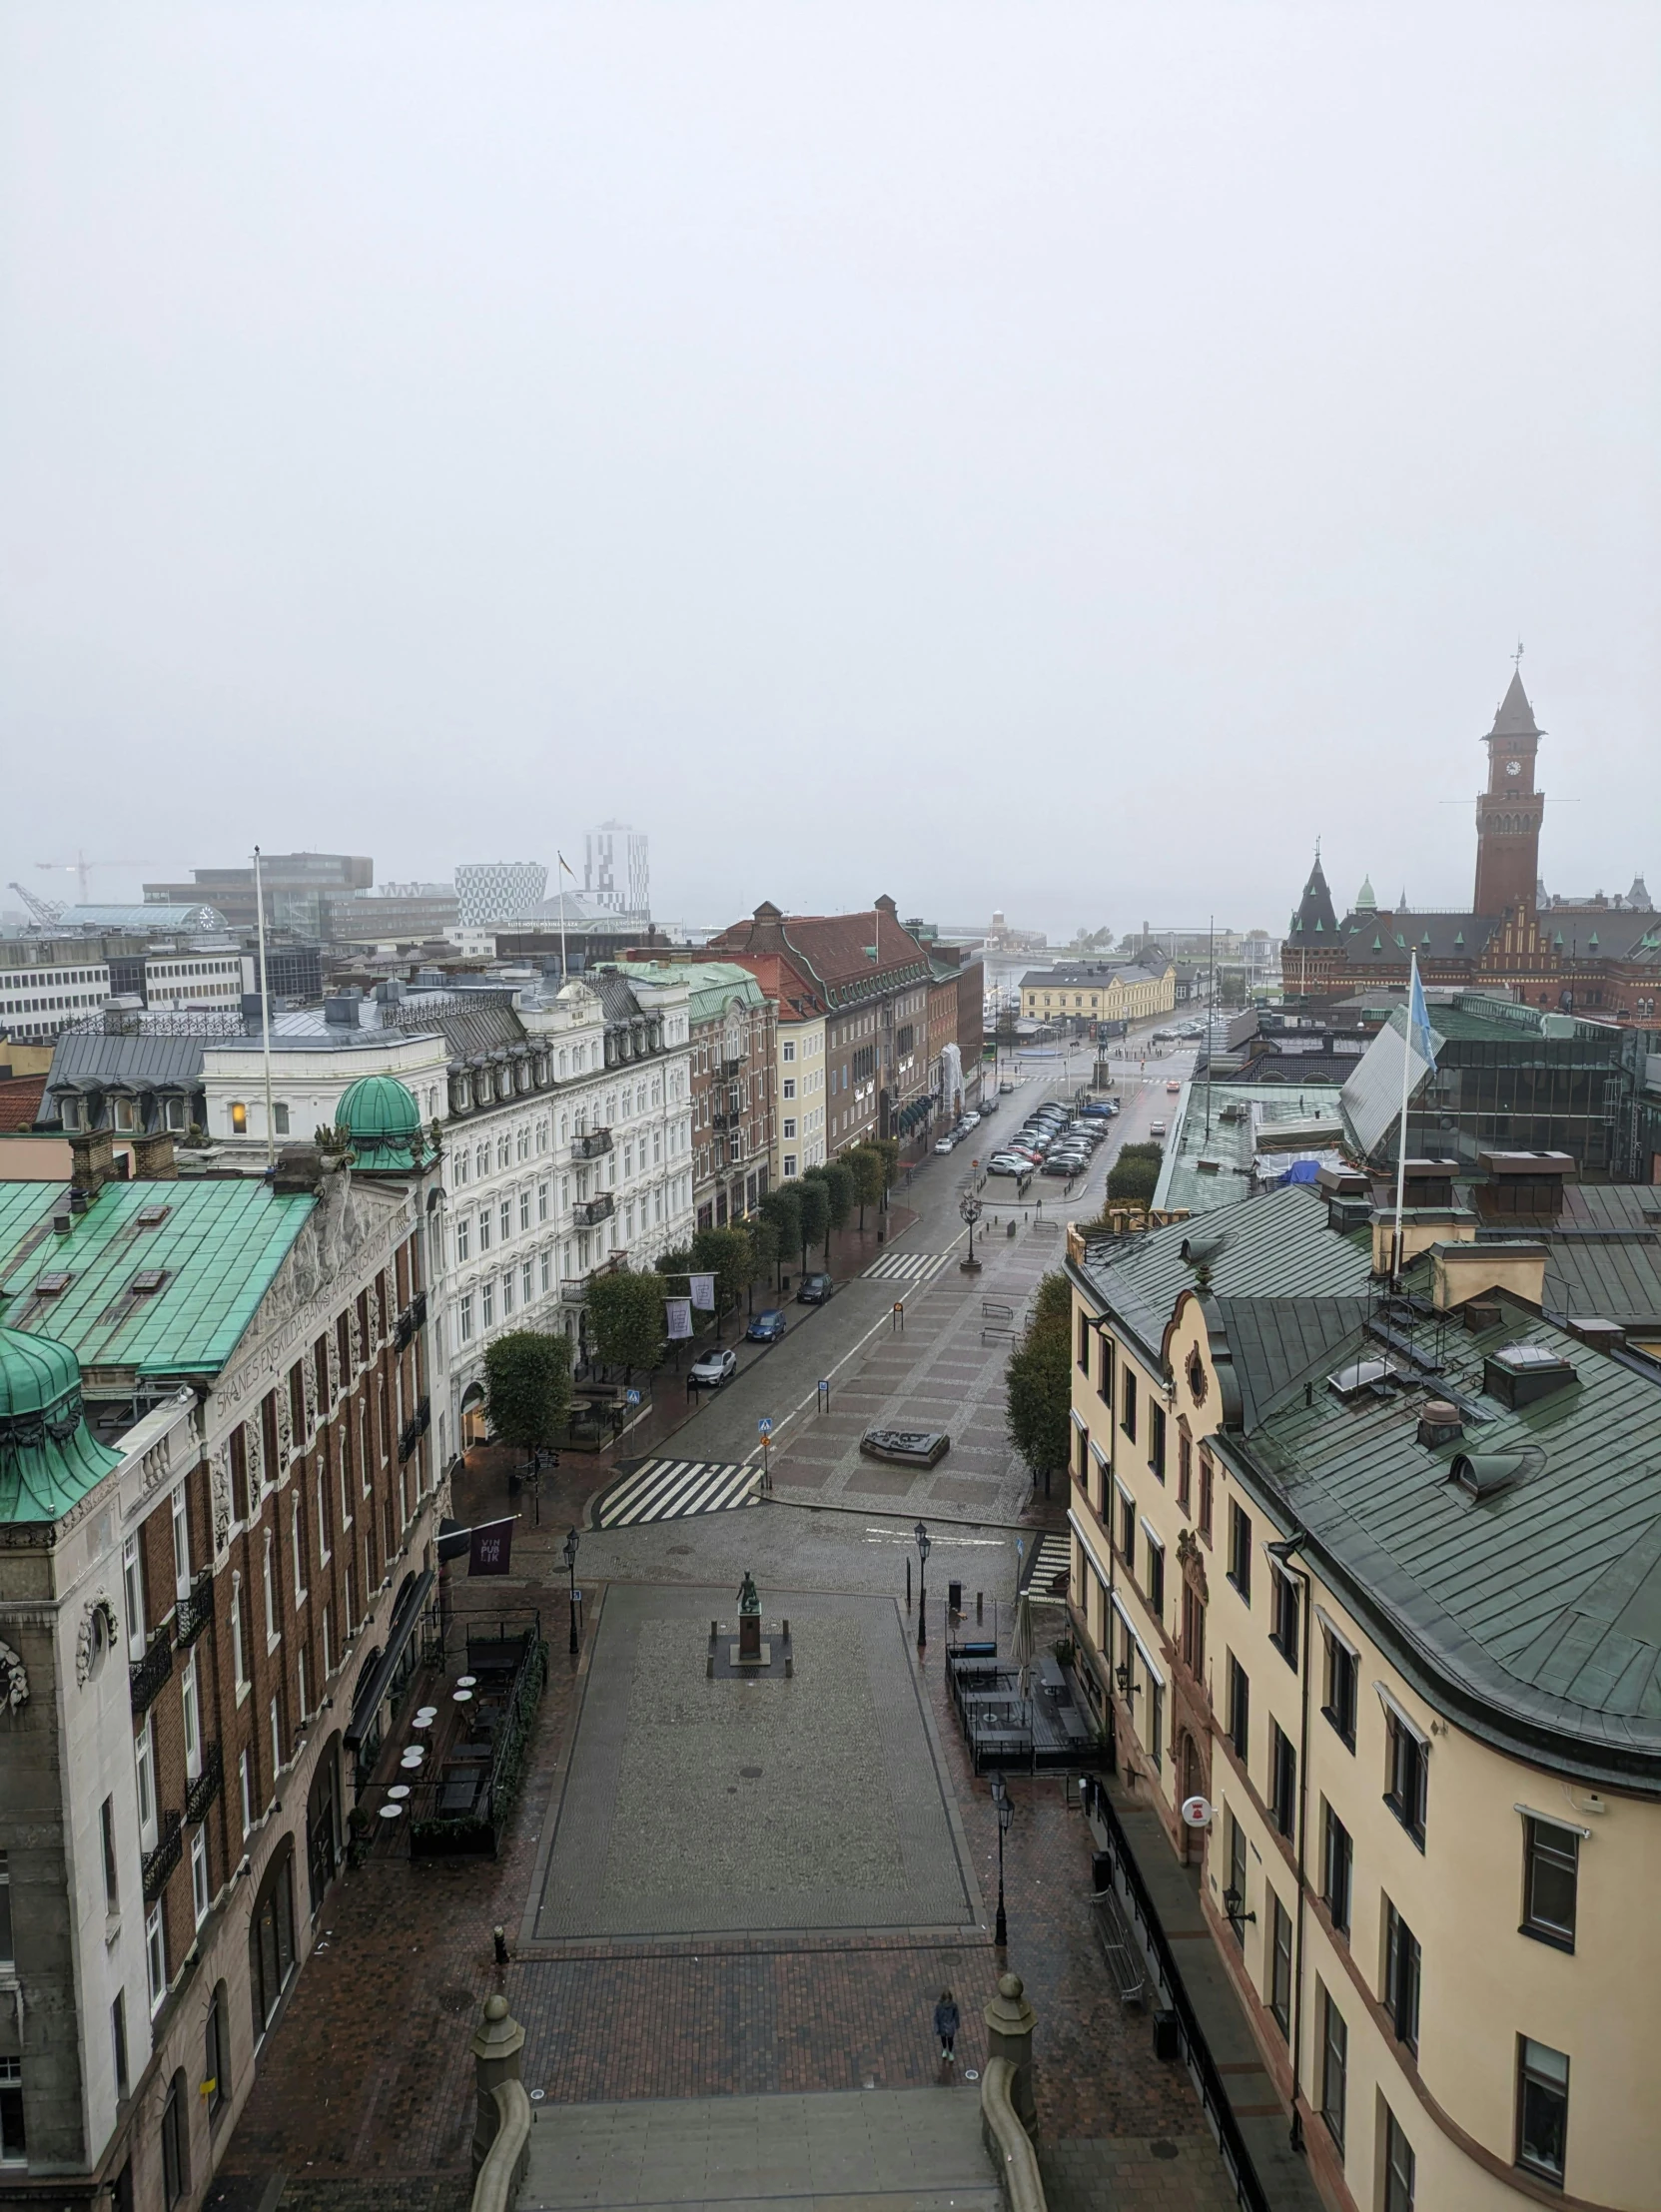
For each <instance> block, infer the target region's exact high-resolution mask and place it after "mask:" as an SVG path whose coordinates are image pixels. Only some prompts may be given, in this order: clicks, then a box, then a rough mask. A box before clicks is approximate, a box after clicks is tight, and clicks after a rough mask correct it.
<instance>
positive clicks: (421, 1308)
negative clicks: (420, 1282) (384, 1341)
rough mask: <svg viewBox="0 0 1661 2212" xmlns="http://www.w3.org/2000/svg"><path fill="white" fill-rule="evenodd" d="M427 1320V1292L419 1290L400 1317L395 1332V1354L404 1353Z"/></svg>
mask: <svg viewBox="0 0 1661 2212" xmlns="http://www.w3.org/2000/svg"><path fill="white" fill-rule="evenodd" d="M425 1319H426V1292H425V1291H424V1290H417V1291H416V1292H415V1296H414V1297H413V1298H412V1299H411V1300H410V1303H409V1304H408V1305H407V1306H406V1307H405V1309H404V1311H403V1312H402V1313H401V1314H400V1315H399V1317H398V1326H397V1328H396V1329H394V1331H393V1349H394V1351H395V1352H401V1351H403V1349H404V1347H405V1345H406V1344H408V1343H409V1341H410V1339H411V1338H412V1337H413V1336H414V1335H415V1331H416V1330H417V1329H418V1328H419V1327H420V1325H421V1323H422V1322H423V1321H424V1320H425Z"/></svg>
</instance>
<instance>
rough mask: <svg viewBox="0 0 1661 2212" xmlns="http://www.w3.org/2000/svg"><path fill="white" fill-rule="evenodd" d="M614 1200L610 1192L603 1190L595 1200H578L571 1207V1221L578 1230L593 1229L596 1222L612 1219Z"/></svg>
mask: <svg viewBox="0 0 1661 2212" xmlns="http://www.w3.org/2000/svg"><path fill="white" fill-rule="evenodd" d="M612 1207H613V1200H612V1196H611V1193H610V1191H609V1190H602V1191H601V1192H600V1193H599V1195H598V1196H597V1197H594V1198H578V1199H577V1201H576V1203H575V1204H574V1205H573V1206H572V1207H571V1219H572V1220H573V1221H574V1222H575V1223H576V1224H577V1226H578V1228H592V1227H593V1225H594V1223H595V1222H596V1221H607V1220H609V1219H610V1217H611V1213H612Z"/></svg>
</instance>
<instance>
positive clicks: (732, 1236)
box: [692, 1223, 753, 1336]
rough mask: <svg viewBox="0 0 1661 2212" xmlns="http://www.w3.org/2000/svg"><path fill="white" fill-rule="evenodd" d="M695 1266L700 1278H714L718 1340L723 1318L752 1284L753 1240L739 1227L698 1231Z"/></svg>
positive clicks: (694, 1249) (735, 1225)
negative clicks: (710, 1276)
mask: <svg viewBox="0 0 1661 2212" xmlns="http://www.w3.org/2000/svg"><path fill="white" fill-rule="evenodd" d="M692 1265H693V1267H694V1268H695V1269H696V1270H697V1272H698V1273H699V1274H700V1275H713V1276H714V1277H715V1333H716V1335H717V1336H719V1335H720V1333H721V1316H722V1314H724V1313H730V1312H731V1311H732V1309H733V1307H734V1306H735V1305H736V1304H737V1303H738V1301H739V1299H740V1298H742V1297H743V1295H744V1291H745V1289H746V1287H747V1286H748V1284H749V1280H750V1268H751V1266H752V1265H753V1261H752V1258H751V1253H750V1239H749V1237H748V1235H747V1234H746V1233H745V1231H744V1230H743V1228H741V1227H740V1226H738V1225H737V1224H736V1223H735V1224H734V1225H733V1226H731V1227H729V1228H721V1229H699V1231H698V1233H697V1235H696V1236H694V1237H693V1239H692Z"/></svg>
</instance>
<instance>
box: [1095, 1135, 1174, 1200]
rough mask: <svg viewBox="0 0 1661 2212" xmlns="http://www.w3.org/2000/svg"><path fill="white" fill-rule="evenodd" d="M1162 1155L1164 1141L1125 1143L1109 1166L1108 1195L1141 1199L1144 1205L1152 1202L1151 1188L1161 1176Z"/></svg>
mask: <svg viewBox="0 0 1661 2212" xmlns="http://www.w3.org/2000/svg"><path fill="white" fill-rule="evenodd" d="M1164 1159H1165V1146H1164V1145H1163V1144H1154V1143H1147V1144H1127V1145H1125V1146H1124V1147H1123V1149H1122V1150H1121V1152H1120V1154H1119V1157H1118V1158H1117V1159H1116V1160H1115V1161H1114V1163H1113V1165H1112V1166H1111V1167H1110V1168H1109V1169H1108V1197H1109V1198H1110V1200H1111V1199H1115V1198H1117V1199H1119V1200H1120V1201H1121V1202H1123V1201H1124V1200H1126V1199H1131V1200H1132V1201H1140V1202H1141V1203H1142V1204H1143V1205H1150V1204H1152V1202H1153V1198H1154V1191H1155V1189H1156V1187H1157V1185H1158V1183H1159V1179H1160V1167H1161V1164H1162V1163H1163V1161H1164Z"/></svg>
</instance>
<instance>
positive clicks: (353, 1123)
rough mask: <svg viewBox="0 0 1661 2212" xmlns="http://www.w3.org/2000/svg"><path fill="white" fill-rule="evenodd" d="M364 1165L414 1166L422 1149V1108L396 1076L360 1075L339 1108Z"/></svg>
mask: <svg viewBox="0 0 1661 2212" xmlns="http://www.w3.org/2000/svg"><path fill="white" fill-rule="evenodd" d="M335 1117H336V1120H337V1121H338V1123H339V1125H340V1127H341V1128H342V1129H343V1130H344V1131H345V1132H346V1134H347V1135H348V1137H350V1138H351V1140H352V1149H353V1151H354V1152H355V1153H356V1154H357V1158H358V1164H359V1166H360V1167H367V1168H372V1169H373V1168H393V1167H406V1168H408V1167H414V1166H415V1165H416V1164H417V1156H418V1154H419V1152H420V1149H421V1109H420V1107H419V1106H417V1105H416V1104H415V1097H414V1095H413V1094H412V1093H411V1092H410V1091H409V1090H407V1089H406V1087H405V1086H404V1085H403V1084H401V1083H400V1082H399V1080H398V1078H397V1077H396V1076H360V1077H359V1079H358V1081H357V1082H356V1083H355V1084H353V1085H352V1086H351V1087H350V1088H349V1089H348V1090H347V1091H346V1092H345V1093H344V1094H343V1096H342V1099H341V1103H340V1105H339V1106H337V1107H336V1108H335Z"/></svg>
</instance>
